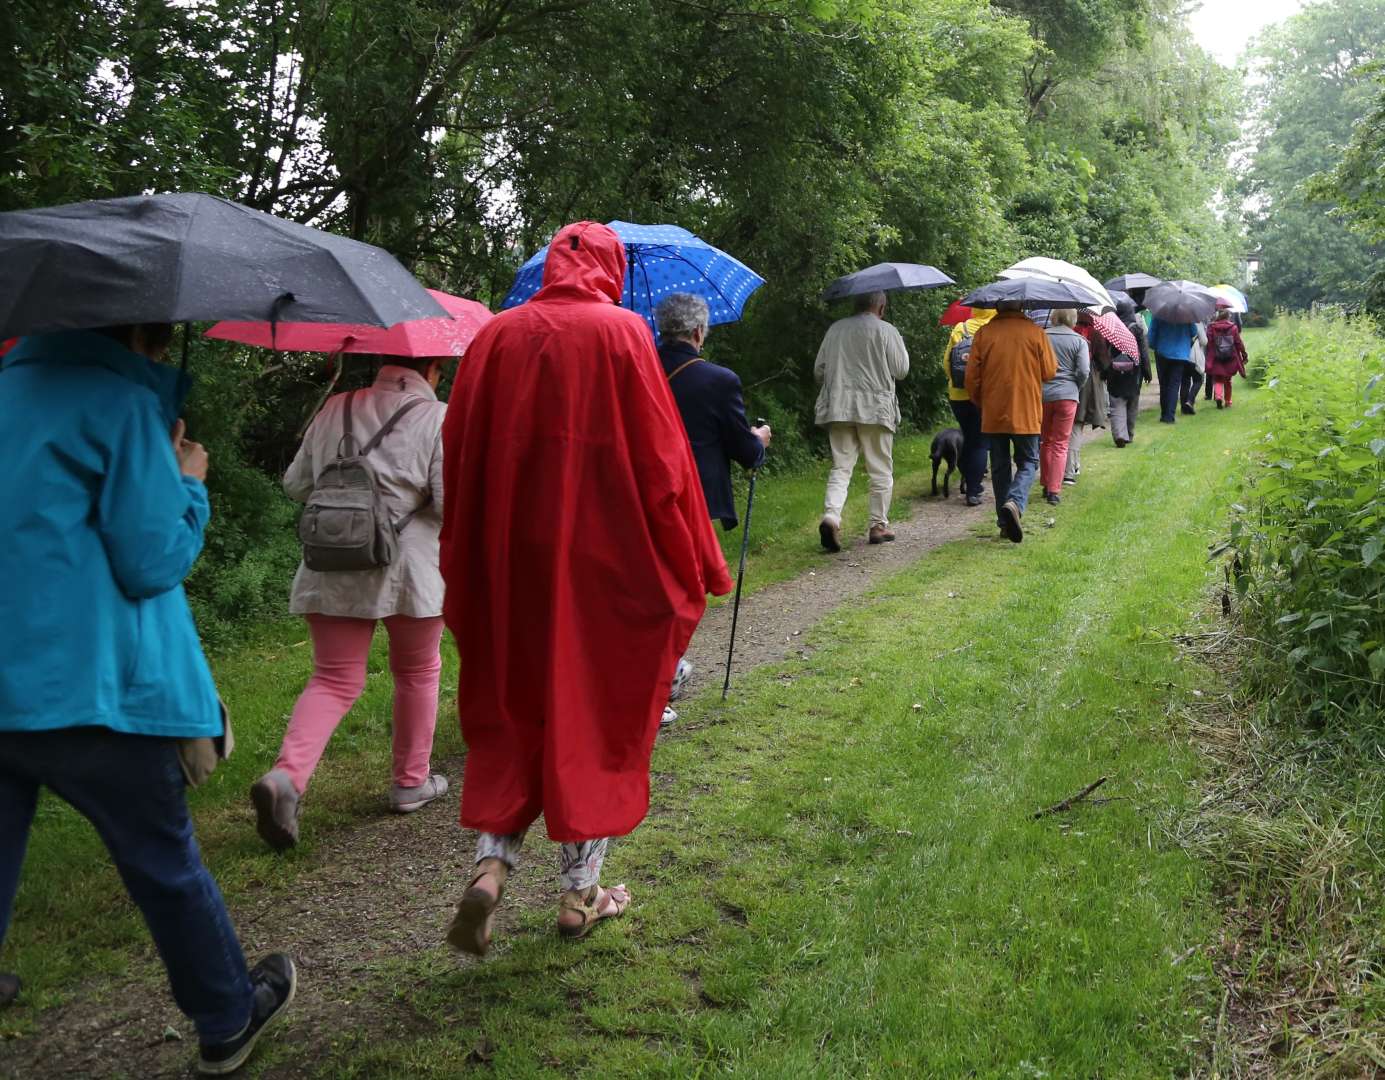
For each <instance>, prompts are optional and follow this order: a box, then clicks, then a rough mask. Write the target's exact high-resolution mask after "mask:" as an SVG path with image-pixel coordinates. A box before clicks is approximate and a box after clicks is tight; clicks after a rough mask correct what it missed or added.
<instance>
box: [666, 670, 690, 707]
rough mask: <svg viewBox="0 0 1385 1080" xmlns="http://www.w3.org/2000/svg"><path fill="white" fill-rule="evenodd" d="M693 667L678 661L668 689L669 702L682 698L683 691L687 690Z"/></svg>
mask: <svg viewBox="0 0 1385 1080" xmlns="http://www.w3.org/2000/svg"><path fill="white" fill-rule="evenodd" d="M692 673H693V666H692V664H690V663H688V662H687V661H686V660H679V661H678V666H677V667H676V668H674V670H673V686H672V687H670V688H669V692H668V699H669V701H677V700H678V699H679V698H680V697H682V696H683V691H684V690H686V689H687V688H688V680H689V679H691V678H692Z"/></svg>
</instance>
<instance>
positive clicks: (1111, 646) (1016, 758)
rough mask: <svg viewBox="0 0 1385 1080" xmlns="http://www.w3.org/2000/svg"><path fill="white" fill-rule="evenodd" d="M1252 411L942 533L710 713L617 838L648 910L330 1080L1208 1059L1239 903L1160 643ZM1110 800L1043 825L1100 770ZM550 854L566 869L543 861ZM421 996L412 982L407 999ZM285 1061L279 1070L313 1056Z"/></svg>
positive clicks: (1091, 457) (436, 991) (1159, 431)
mask: <svg viewBox="0 0 1385 1080" xmlns="http://www.w3.org/2000/svg"><path fill="white" fill-rule="evenodd" d="M1256 422H1257V415H1256V408H1255V401H1254V396H1253V394H1250V393H1247V394H1246V397H1245V400H1244V402H1243V403H1242V407H1240V408H1238V409H1237V410H1235V411H1234V412H1232V413H1225V414H1221V413H1209V414H1208V415H1207V416H1206V417H1201V416H1200V417H1199V418H1198V419H1197V420H1182V421H1180V423H1179V424H1178V426H1177V427H1175V428H1166V427H1161V426H1159V425H1156V424H1153V423H1148V422H1147V423H1146V424H1145V425H1144V426H1143V427H1142V429H1141V432H1140V441H1139V442H1138V443H1137V444H1136V446H1135V447H1134V448H1132V449H1129V450H1126V451H1121V452H1117V451H1115V450H1114V448H1111V447H1110V446H1109V444H1107V445H1103V446H1101V447H1099V448H1094V449H1093V450H1091V451H1089V452H1088V453H1087V454H1084V471H1083V479H1082V483H1081V485H1080V486H1079V487H1078V488H1077V489H1076V490H1075V491H1074V492H1073V493H1072V494H1071V495H1070V497H1068V498H1066V499H1065V500H1064V503H1063V505H1062V506H1061V507H1059V508H1058V510H1057V512H1054V513H1052V514H1051V517H1052V519H1053V521H1054V524H1053V526H1052V527H1051V528H1050V527H1047V523H1046V519H1048V517H1049V516H1050V515H1049V513H1046V508H1045V509H1039V508H1036V509H1035V510H1034V511H1032V512H1031V513H1030V515H1029V522H1028V524H1029V528H1030V533H1029V537H1028V538H1027V539H1026V541H1025V543H1024V545H1023V546H1020V547H1015V546H1012V545H1010V544H1008V543H1005V542H1003V541H996V540H993V539H986V540H970V541H964V542H961V543H957V544H953V545H949V546H947V547H945V548H943V549H941V550H939V551H937V552H934V553H931V554H930V555H929V556H928V558H926V559H925V560H923V561H922V562H920V563H919V564H918V565H917V566H916V567H914V568H912V569H910V570H907V571H905V572H902V573H900V574H899V575H897V576H895V577H894V578H892V579H890V580H888V581H886V582H884V583H882V584H881V585H880V587H879V588H878V589H877V590H876V591H875V593H874V594H873V595H872V597H871V598H870V599H869V600H868V601H867V602H865V603H862V604H861V605H859V606H857V607H855V608H853V609H852V610H849V611H844V612H840V613H838V614H837V615H835V616H832V617H829V619H828V620H827V621H826V623H825V624H824V625H822V626H820V627H819V628H818V629H817V630H816V631H815V632H814V634H813V639H814V644H816V645H817V646H818V647H819V651H817V652H816V653H815V654H813V655H812V656H811V657H810V658H809V659H807V660H803V661H799V662H793V663H789V664H787V665H785V666H784V667H782V668H780V669H778V670H773V671H760V672H757V673H755V674H754V675H752V676H750V677H749V678H747V679H746V680H745V682H744V683H743V686H742V689H741V691H740V693H739V694H738V695H737V697H736V698H735V699H734V700H733V702H732V703H731V704H730V705H729V706H726V707H723V706H721V705H719V704H718V703H717V702H716V701H715V695H712V694H709V695H703V696H702V697H700V698H699V699H697V700H695V701H693V702H691V703H689V706H688V707H687V708H686V709H685V710H684V719H685V721H686V723H682V724H680V727H679V729H678V732H677V734H676V735H675V737H673V738H668V739H665V740H663V741H661V743H660V746H659V748H658V750H657V752H656V756H655V763H654V768H655V771H656V780H657V781H658V796H657V798H656V803H655V808H654V811H653V813H652V814H651V816H650V818H649V820H648V821H647V822H646V823H645V824H644V825H643V826H641V828H640V829H639V830H637V831H636V833H635V834H634V835H633V836H632V837H630V838H629V839H627V840H625V841H623V842H621V843H620V844H619V845H618V846H617V847H616V848H614V849H613V854H612V857H611V861H610V864H609V875H610V879H611V880H624V881H628V882H629V883H630V885H631V887H632V890H633V892H634V894H635V898H636V899H635V905H634V907H633V908H632V909H631V911H630V912H629V913H628V914H627V916H626V917H625V918H624V919H623V920H620V921H619V922H616V923H613V924H611V925H607V926H603V927H601V928H600V930H599V932H598V933H596V934H595V935H593V938H592V939H591V940H590V941H589V942H587V943H586V944H583V945H580V946H573V945H569V944H565V943H562V942H560V941H558V940H557V939H556V935H554V934H553V932H552V928H551V918H552V913H551V912H549V911H542V912H531V913H528V914H525V915H523V916H522V917H521V920H520V925H519V927H518V929H517V931H516V932H514V933H512V934H511V935H510V936H509V938H508V940H507V941H505V942H504V944H503V945H501V946H499V947H498V949H497V951H496V953H495V954H494V955H493V956H492V957H491V958H489V959H488V960H487V961H486V962H485V963H484V964H480V965H476V964H469V963H459V962H457V961H455V960H453V959H452V958H451V957H450V956H447V955H446V954H445V953H443V952H442V951H441V950H439V951H437V952H430V953H427V954H422V955H418V956H415V957H412V958H409V959H407V960H403V961H394V962H391V963H389V964H385V965H380V966H379V967H377V969H376V970H375V971H374V972H372V974H371V975H370V977H369V978H368V981H367V986H366V987H365V991H366V992H367V993H368V992H369V991H370V990H371V989H372V988H373V989H374V990H375V991H376V992H378V993H383V994H385V995H386V996H388V995H389V994H390V993H391V991H392V990H393V993H394V994H396V995H397V996H398V997H400V998H401V1000H402V1001H406V1002H407V1008H408V1010H409V1014H410V1018H411V1021H410V1022H411V1024H412V1025H413V1026H415V1027H416V1028H418V1029H419V1031H420V1033H419V1034H417V1035H415V1036H411V1037H408V1038H405V1039H400V1040H395V1041H388V1042H381V1041H380V1040H379V1039H378V1038H372V1037H371V1036H370V1034H369V1033H360V1034H355V1033H340V1034H338V1035H336V1036H335V1037H333V1038H332V1039H331V1050H330V1053H329V1054H328V1057H327V1060H326V1061H325V1063H322V1058H321V1057H320V1056H318V1057H315V1061H316V1062H319V1063H321V1064H320V1068H321V1074H322V1075H324V1076H333V1077H366V1076H369V1077H386V1076H388V1077H394V1076H398V1077H403V1076H409V1077H420V1076H423V1077H427V1076H437V1077H443V1076H452V1075H456V1074H457V1073H458V1072H459V1071H461V1070H462V1069H464V1068H465V1067H467V1066H468V1065H476V1064H478V1063H481V1062H484V1063H485V1064H486V1065H487V1067H488V1068H489V1069H490V1070H491V1071H493V1073H494V1074H495V1075H497V1076H504V1077H522V1076H523V1077H527V1076H546V1075H553V1076H559V1075H569V1076H592V1077H599V1076H680V1077H682V1076H700V1075H710V1074H713V1073H732V1074H736V1075H744V1076H757V1077H799V1076H805V1075H810V1076H896V1075H914V1076H1007V1077H1009V1076H1036V1077H1037V1076H1054V1077H1059V1076H1062V1077H1067V1076H1111V1077H1117V1076H1118V1077H1146V1076H1147V1077H1163V1076H1168V1075H1170V1074H1177V1073H1181V1072H1183V1071H1185V1070H1189V1069H1191V1068H1194V1067H1196V1064H1197V1063H1198V1062H1200V1061H1201V1060H1202V1056H1203V1054H1204V1053H1205V1052H1206V1047H1207V1044H1208V1041H1209V1032H1208V1027H1209V1024H1210V1022H1211V1020H1210V1018H1211V1017H1212V1016H1214V1015H1215V1010H1216V1006H1217V1004H1218V996H1217V994H1216V993H1215V992H1214V990H1213V987H1212V983H1213V980H1212V973H1211V969H1210V962H1209V961H1208V960H1207V959H1206V957H1204V956H1201V955H1190V954H1189V949H1190V947H1191V946H1195V945H1199V944H1201V943H1204V942H1206V941H1207V940H1208V939H1209V938H1210V937H1212V936H1213V933H1214V930H1215V927H1216V925H1217V923H1218V921H1219V914H1218V910H1217V907H1216V904H1215V901H1214V899H1213V888H1212V885H1213V883H1212V881H1211V880H1210V879H1209V874H1208V869H1207V867H1206V866H1205V864H1203V863H1201V862H1199V861H1197V860H1195V859H1194V858H1193V857H1191V856H1190V855H1189V854H1188V853H1187V852H1186V851H1184V850H1183V849H1182V848H1181V847H1179V846H1177V845H1176V844H1173V843H1171V842H1169V841H1168V840H1167V839H1166V834H1165V832H1164V830H1163V828H1162V826H1163V824H1164V823H1166V822H1167V820H1168V818H1169V817H1170V815H1180V814H1182V813H1184V812H1185V811H1186V810H1187V809H1188V807H1189V804H1190V803H1191V802H1193V801H1194V800H1195V798H1196V791H1195V789H1194V788H1193V787H1191V786H1190V784H1189V780H1190V779H1191V778H1193V777H1195V776H1196V774H1197V771H1198V768H1199V759H1198V757H1197V756H1196V754H1195V752H1194V751H1193V750H1192V749H1191V748H1190V747H1188V746H1187V745H1186V743H1185V742H1184V740H1183V739H1182V738H1181V737H1180V732H1179V731H1178V730H1177V729H1176V727H1175V723H1174V721H1173V720H1172V719H1171V711H1172V709H1173V707H1174V706H1175V704H1176V703H1178V702H1180V701H1184V700H1191V699H1192V691H1193V690H1194V689H1199V688H1200V683H1201V681H1202V680H1203V678H1204V677H1205V673H1204V672H1202V671H1201V669H1200V668H1198V667H1196V666H1194V665H1192V664H1190V663H1188V662H1186V661H1185V660H1183V659H1182V658H1180V656H1179V655H1178V654H1177V652H1176V651H1175V650H1174V649H1173V647H1172V646H1171V645H1170V644H1169V642H1168V640H1167V634H1168V633H1169V632H1170V631H1172V630H1176V629H1179V628H1182V627H1184V626H1185V625H1186V624H1187V623H1188V621H1189V619H1190V614H1189V613H1190V612H1192V611H1193V610H1195V609H1196V608H1197V607H1198V606H1199V605H1200V601H1201V596H1202V591H1203V590H1204V588H1205V587H1206V583H1207V563H1206V554H1207V543H1208V540H1209V539H1210V538H1211V537H1212V536H1213V535H1214V534H1215V532H1216V531H1217V530H1218V528H1219V526H1220V523H1221V520H1222V515H1223V511H1224V507H1225V504H1226V502H1227V500H1228V498H1229V496H1230V493H1231V490H1232V486H1231V484H1230V482H1229V477H1230V476H1231V474H1233V473H1234V472H1235V470H1236V468H1237V464H1238V455H1239V453H1240V452H1241V450H1242V449H1243V447H1244V446H1245V445H1246V444H1247V442H1248V441H1249V439H1250V438H1251V435H1252V432H1253V430H1254V428H1255V425H1256ZM1102 775H1106V776H1109V777H1110V778H1111V779H1110V781H1109V783H1108V784H1107V785H1106V787H1105V788H1104V789H1102V792H1101V794H1103V795H1105V796H1109V797H1111V798H1113V800H1114V801H1111V802H1107V803H1105V804H1102V805H1079V806H1078V807H1077V808H1076V809H1075V810H1074V811H1072V812H1070V813H1067V814H1061V815H1053V816H1049V817H1045V818H1043V819H1041V820H1033V819H1032V818H1031V814H1032V813H1033V811H1035V810H1036V809H1039V808H1041V807H1044V806H1047V805H1050V804H1053V803H1055V802H1057V801H1058V800H1060V799H1061V798H1063V797H1064V796H1067V795H1070V794H1072V793H1073V792H1076V791H1077V790H1079V789H1081V788H1082V787H1084V786H1085V785H1086V784H1088V783H1090V782H1091V781H1092V780H1094V779H1096V778H1097V777H1098V776H1102ZM534 848H535V852H534V858H535V861H536V863H537V864H538V865H535V866H533V867H532V868H530V869H528V870H527V871H526V872H527V873H529V874H540V875H546V874H548V873H549V872H550V870H549V867H548V860H549V857H550V856H548V855H547V853H540V851H539V850H538V849H539V848H540V845H538V844H535V845H534ZM404 988H406V989H404ZM294 1052H295V1051H294V1047H293V1045H292V1044H291V1043H290V1042H289V1041H288V1040H284V1041H283V1042H282V1044H276V1046H275V1047H274V1049H273V1051H272V1053H271V1054H270V1055H269V1056H268V1057H267V1059H266V1061H265V1062H264V1065H265V1066H267V1067H271V1068H272V1067H274V1065H275V1063H276V1062H277V1064H279V1065H283V1064H286V1063H287V1062H288V1061H290V1060H293V1057H294Z"/></svg>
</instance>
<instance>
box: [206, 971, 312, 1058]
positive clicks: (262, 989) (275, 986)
mask: <svg viewBox="0 0 1385 1080" xmlns="http://www.w3.org/2000/svg"><path fill="white" fill-rule="evenodd" d="M250 987H251V994H252V997H251V1004H250V1021H249V1023H247V1024H246V1025H245V1028H244V1029H243V1030H242V1031H241V1033H240V1034H239V1035H237V1036H235V1037H234V1038H231V1039H227V1040H226V1041H225V1042H220V1043H203V1044H202V1053H201V1057H200V1058H199V1060H198V1062H197V1071H198V1072H199V1073H201V1074H202V1075H203V1076H225V1075H227V1074H228V1073H233V1072H235V1071H236V1070H237V1069H239V1068H240V1067H241V1066H242V1065H244V1064H245V1061H246V1059H247V1058H248V1057H250V1054H251V1052H252V1051H253V1050H254V1049H255V1043H257V1042H258V1041H259V1038H260V1036H261V1035H263V1034H264V1032H265V1028H267V1027H269V1025H270V1024H272V1023H274V1022H275V1021H276V1020H278V1019H279V1017H281V1016H283V1015H284V1011H285V1010H286V1009H287V1008H288V1007H289V1006H290V1005H291V1004H292V1003H293V995H294V994H296V993H297V992H298V970H297V969H296V968H295V967H294V966H293V960H292V959H290V958H289V957H288V955H286V954H285V953H270V954H269V955H268V956H266V957H265V958H264V959H263V960H261V961H260V962H259V963H258V964H256V965H255V966H254V967H253V968H251V969H250Z"/></svg>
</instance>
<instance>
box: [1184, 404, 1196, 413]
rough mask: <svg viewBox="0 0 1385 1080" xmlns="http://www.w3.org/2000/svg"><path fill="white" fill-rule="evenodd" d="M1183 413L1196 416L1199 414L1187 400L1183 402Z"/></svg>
mask: <svg viewBox="0 0 1385 1080" xmlns="http://www.w3.org/2000/svg"><path fill="white" fill-rule="evenodd" d="M1183 415H1184V416H1196V415H1197V410H1196V409H1194V408H1193V407H1192V406H1191V405H1189V404H1188V403H1187V402H1186V401H1185V402H1184V403H1183Z"/></svg>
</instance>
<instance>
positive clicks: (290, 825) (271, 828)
mask: <svg viewBox="0 0 1385 1080" xmlns="http://www.w3.org/2000/svg"><path fill="white" fill-rule="evenodd" d="M250 801H251V802H252V803H253V804H254V806H255V831H256V832H258V833H259V834H260V839H262V840H263V841H264V842H265V843H266V844H268V845H269V846H270V847H272V848H273V849H274V850H275V851H287V850H288V849H289V848H291V847H293V845H294V844H296V843H298V811H299V805H298V792H297V790H295V788H294V786H293V781H291V780H290V779H289V775H288V773H286V772H284V770H283V769H270V770H269V772H267V773H265V774H264V775H263V776H262V777H260V778H259V779H258V780H256V781H255V783H254V784H252V785H251V787H250Z"/></svg>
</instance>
